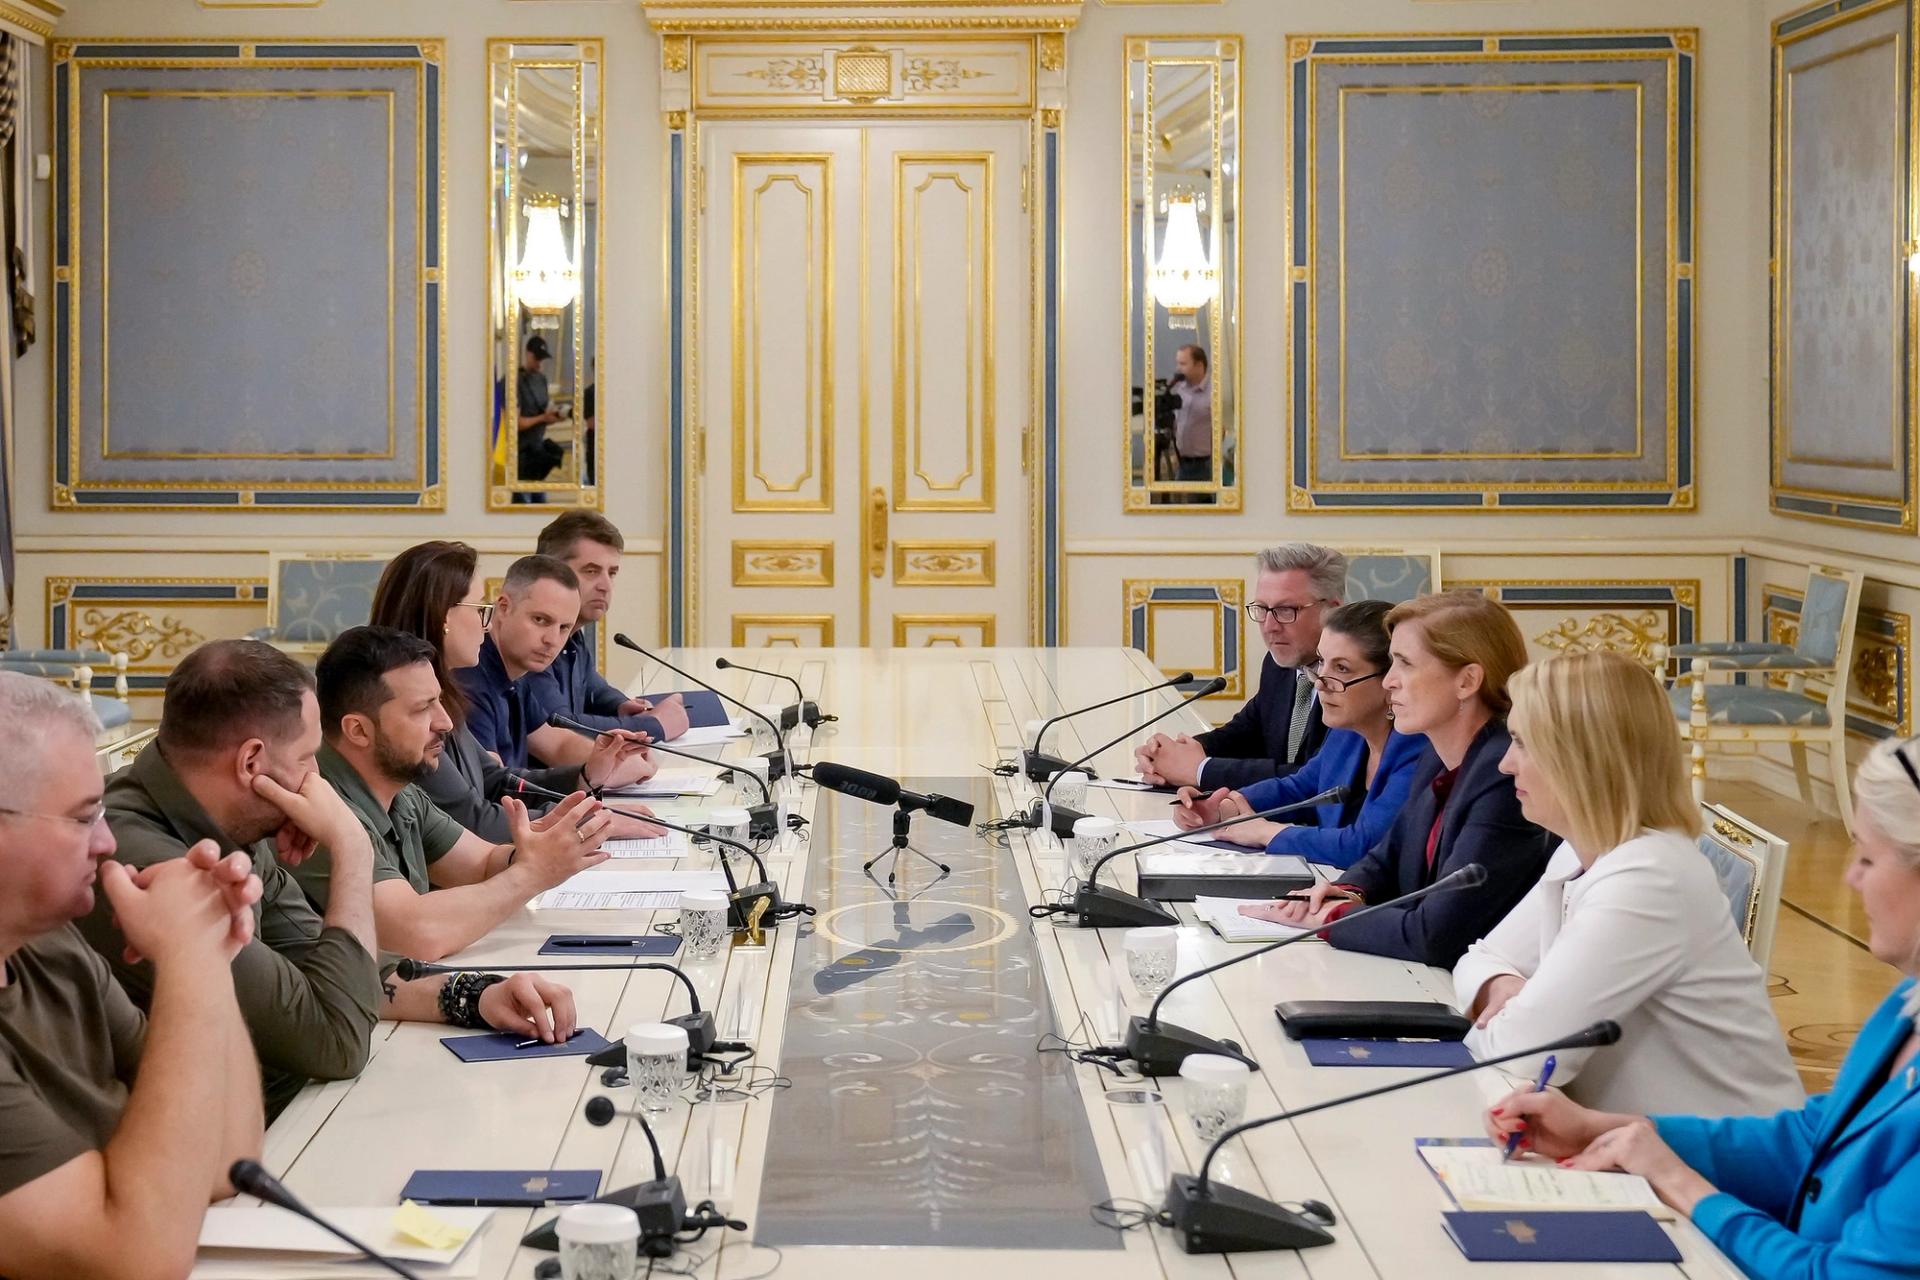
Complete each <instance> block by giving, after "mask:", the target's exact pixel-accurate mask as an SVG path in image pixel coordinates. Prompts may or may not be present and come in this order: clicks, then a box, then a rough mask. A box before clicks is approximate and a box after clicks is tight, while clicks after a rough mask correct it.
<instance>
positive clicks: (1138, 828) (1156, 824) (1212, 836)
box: [1127, 818, 1260, 853]
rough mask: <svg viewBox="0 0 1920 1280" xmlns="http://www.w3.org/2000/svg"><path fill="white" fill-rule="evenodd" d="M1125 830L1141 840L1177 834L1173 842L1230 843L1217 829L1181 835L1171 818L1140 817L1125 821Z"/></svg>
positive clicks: (1198, 843)
mask: <svg viewBox="0 0 1920 1280" xmlns="http://www.w3.org/2000/svg"><path fill="white" fill-rule="evenodd" d="M1127 830H1129V831H1131V832H1134V833H1135V834H1136V835H1138V836H1139V837H1140V838H1141V839H1142V840H1158V839H1159V838H1160V837H1162V836H1172V835H1179V836H1180V838H1179V839H1178V840H1176V841H1173V843H1175V844H1197V845H1207V844H1211V843H1212V842H1213V841H1216V840H1219V841H1220V842H1221V843H1223V844H1226V843H1231V842H1229V841H1226V840H1224V839H1222V834H1221V833H1220V832H1218V831H1209V832H1207V833H1206V834H1205V835H1197V836H1189V835H1181V834H1180V824H1179V823H1177V822H1175V821H1174V820H1173V819H1172V818H1142V819H1139V820H1137V821H1133V822H1129V823H1127ZM1243 847H1246V846H1243ZM1247 852H1249V853H1258V852H1260V851H1259V850H1258V849H1254V848H1250V847H1248V848H1247Z"/></svg>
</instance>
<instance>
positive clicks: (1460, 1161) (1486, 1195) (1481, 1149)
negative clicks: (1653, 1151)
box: [1415, 1142, 1673, 1218]
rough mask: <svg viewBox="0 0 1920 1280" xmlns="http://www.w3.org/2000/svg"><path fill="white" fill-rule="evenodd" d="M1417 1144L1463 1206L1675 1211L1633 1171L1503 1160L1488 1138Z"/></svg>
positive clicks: (1663, 1214)
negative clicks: (1463, 1141) (1457, 1143)
mask: <svg viewBox="0 0 1920 1280" xmlns="http://www.w3.org/2000/svg"><path fill="white" fill-rule="evenodd" d="M1415 1149H1416V1150H1417V1151H1419V1153H1420V1158H1421V1159H1422V1160H1425V1161H1426V1162H1427V1167H1428V1168H1429V1169H1431V1170H1432V1171H1433V1176H1434V1177H1435V1178H1438V1179H1439V1181H1440V1185H1441V1187H1442V1188H1443V1189H1444V1190H1445V1191H1446V1193H1447V1194H1448V1195H1449V1196H1451V1197H1452V1198H1453V1200H1454V1202H1455V1203H1456V1204H1458V1205H1459V1206H1460V1208H1462V1209H1467V1210H1487V1211H1500V1210H1506V1209H1644V1210H1646V1211H1647V1212H1649V1213H1651V1214H1653V1216H1655V1217H1657V1218H1658V1217H1665V1218H1672V1216H1673V1213H1672V1211H1671V1210H1669V1209H1668V1208H1667V1207H1666V1206H1665V1205H1663V1204H1662V1203H1661V1202H1660V1197H1659V1196H1657V1195H1655V1194H1654V1190H1653V1187H1652V1185H1651V1184H1649V1183H1648V1182H1647V1180H1646V1179H1645V1178H1643V1177H1641V1176H1640V1175H1639V1174H1637V1173H1590V1172H1587V1171H1586V1170H1583V1169H1562V1168H1561V1167H1560V1166H1559V1165H1557V1164H1555V1163H1554V1162H1553V1161H1551V1160H1543V1159H1535V1158H1528V1157H1522V1158H1520V1159H1517V1160H1512V1161H1507V1160H1502V1159H1501V1149H1500V1148H1499V1147H1496V1146H1494V1145H1493V1144H1492V1143H1491V1142H1486V1143H1481V1142H1471V1143H1464V1144H1461V1145H1452V1144H1436V1143H1432V1142H1422V1143H1421V1144H1420V1145H1418V1146H1417V1147H1416V1148H1415Z"/></svg>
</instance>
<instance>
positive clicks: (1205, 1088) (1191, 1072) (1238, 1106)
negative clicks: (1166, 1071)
mask: <svg viewBox="0 0 1920 1280" xmlns="http://www.w3.org/2000/svg"><path fill="white" fill-rule="evenodd" d="M1248 1074H1249V1068H1248V1066H1247V1064H1246V1063H1244V1062H1242V1061H1240V1060H1239V1059H1238V1058H1229V1057H1227V1056H1225V1055H1224V1054H1218V1053H1195V1054H1191V1055H1189V1056H1188V1057H1187V1059H1186V1061H1184V1062H1182V1063H1181V1064H1180V1080H1181V1083H1182V1084H1183V1085H1184V1086H1185V1090H1186V1102H1187V1119H1188V1121H1189V1122H1190V1123H1191V1124H1192V1125H1193V1131H1194V1133H1195V1134H1196V1135H1197V1136H1198V1137H1199V1138H1200V1140H1201V1141H1202V1142H1212V1141H1213V1140H1214V1139H1215V1138H1217V1137H1219V1136H1220V1135H1221V1134H1223V1133H1225V1132H1226V1131H1227V1130H1229V1129H1231V1128H1233V1126H1234V1125H1237V1124H1239V1123H1240V1121H1241V1120H1242V1119H1244V1118H1245V1116H1246V1114H1247V1076H1248Z"/></svg>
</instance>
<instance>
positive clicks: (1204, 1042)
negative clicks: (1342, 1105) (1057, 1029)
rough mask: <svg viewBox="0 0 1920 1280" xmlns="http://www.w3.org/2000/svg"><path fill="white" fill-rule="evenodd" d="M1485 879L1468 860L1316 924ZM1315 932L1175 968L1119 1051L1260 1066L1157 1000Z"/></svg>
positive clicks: (1157, 1059) (1152, 1058) (1157, 1067)
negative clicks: (1172, 1017) (1211, 1056)
mask: <svg viewBox="0 0 1920 1280" xmlns="http://www.w3.org/2000/svg"><path fill="white" fill-rule="evenodd" d="M1486 882H1487V868H1486V867H1485V865H1483V864H1481V863H1478V862H1470V863H1468V864H1467V865H1466V866H1464V867H1461V868H1460V869H1459V870H1458V871H1454V872H1452V873H1450V874H1448V875H1444V876H1441V877H1440V878H1439V879H1438V880H1435V881H1434V882H1433V883H1432V884H1430V885H1425V886H1423V887H1421V888H1418V889H1415V890H1414V891H1413V892H1412V893H1403V894H1401V895H1400V896H1399V897H1397V898H1393V899H1390V900H1388V901H1386V902H1376V903H1374V904H1373V905H1372V906H1369V907H1362V908H1360V909H1359V910H1358V911H1352V912H1348V913H1347V914H1346V915H1344V916H1341V917H1340V918H1339V919H1338V920H1335V921H1334V922H1333V923H1332V924H1328V925H1322V926H1321V929H1323V930H1332V929H1338V928H1340V927H1341V926H1342V925H1344V924H1346V923H1347V922H1348V921H1349V920H1358V919H1361V918H1362V917H1364V916H1370V915H1372V914H1373V913H1374V912H1376V911H1384V910H1385V909H1387V908H1388V907H1401V906H1405V905H1406V904H1407V903H1409V902H1417V901H1419V900H1420V899H1421V898H1424V897H1426V896H1427V895H1428V894H1430V893H1446V892H1448V891H1450V890H1453V889H1470V888H1472V887H1474V886H1475V885H1481V884H1485V883H1486ZM1318 932H1319V931H1318V930H1308V931H1304V932H1301V933H1296V934H1294V935H1293V936H1292V937H1290V938H1282V939H1280V940H1279V941H1278V942H1269V943H1268V944H1267V945H1265V946H1264V947H1255V948H1254V949H1253V950H1251V951H1243V952H1241V953H1240V954H1239V955H1236V956H1228V957H1227V958H1226V959H1225V960H1222V961H1220V962H1219V963H1217V964H1210V965H1207V966H1206V967H1205V968H1201V969H1195V970H1194V971H1193V972H1192V973H1183V974H1181V975H1180V976H1179V977H1178V978H1175V979H1174V980H1173V981H1172V982H1170V983H1168V984H1167V985H1166V987H1165V988H1164V989H1163V990H1162V991H1161V992H1160V994H1159V996H1158V997H1157V998H1156V999H1155V1000H1154V1002H1153V1005H1152V1007H1150V1008H1149V1009H1148V1010H1147V1016H1146V1017H1144V1018H1142V1017H1138V1016H1135V1017H1133V1018H1130V1019H1128V1020H1127V1038H1126V1048H1125V1052H1124V1055H1123V1056H1125V1057H1128V1058H1131V1059H1133V1061H1134V1063H1135V1064H1136V1065H1137V1066H1138V1067H1139V1068H1140V1071H1141V1074H1143V1075H1149V1076H1168V1075H1173V1074H1174V1073H1176V1072H1178V1071H1179V1070H1180V1064H1181V1063H1182V1062H1185V1061H1186V1060H1187V1058H1188V1057H1189V1056H1190V1055H1192V1054H1196V1053H1217V1054H1220V1055H1221V1056H1223V1057H1227V1058H1238V1059H1239V1060H1240V1061H1242V1062H1244V1063H1246V1064H1247V1065H1248V1066H1249V1067H1252V1068H1254V1069H1255V1070H1258V1069H1259V1067H1260V1064H1259V1063H1257V1062H1255V1061H1254V1060H1253V1059H1252V1058H1249V1057H1248V1056H1247V1055H1246V1054H1244V1053H1241V1052H1240V1051H1239V1049H1237V1048H1236V1047H1234V1046H1233V1045H1230V1044H1228V1043H1226V1042H1225V1041H1222V1040H1215V1039H1214V1038H1213V1037H1211V1036H1203V1035H1201V1034H1200V1033H1199V1032H1197V1031H1189V1030H1187V1029H1186V1028H1185V1027H1176V1026H1174V1025H1173V1024H1172V1023H1170V1022H1168V1023H1163V1022H1161V1021H1160V1006H1161V1005H1163V1004H1165V1003H1166V1002H1167V997H1168V996H1170V995H1172V994H1173V993H1174V991H1175V990H1177V989H1178V988H1180V987H1183V986H1185V985H1186V984H1187V983H1189V982H1192V981H1193V980H1194V979H1195V978H1204V977H1206V976H1207V975H1208V974H1210V973H1218V972H1220V970H1222V969H1225V968H1227V967H1229V966H1230V965H1236V964H1239V963H1241V962H1242V961H1245V960H1251V959H1253V958H1254V957H1256V956H1264V955H1266V954H1267V953H1268V952H1270V951H1278V950H1279V949H1280V948H1282V947H1290V946H1292V945H1293V944H1294V943H1296V942H1304V941H1306V940H1307V939H1308V938H1312V937H1315V936H1317V934H1318Z"/></svg>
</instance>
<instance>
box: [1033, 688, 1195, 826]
mask: <svg viewBox="0 0 1920 1280" xmlns="http://www.w3.org/2000/svg"><path fill="white" fill-rule="evenodd" d="M1226 687H1227V681H1226V677H1224V676H1215V677H1214V678H1213V679H1211V680H1209V681H1207V682H1206V683H1205V684H1203V685H1201V686H1200V687H1199V689H1197V690H1195V691H1194V692H1193V693H1190V694H1188V695H1187V696H1186V697H1184V698H1182V699H1180V701H1178V702H1176V703H1174V704H1173V705H1172V706H1170V707H1168V708H1166V709H1165V710H1164V711H1160V712H1156V713H1155V714H1153V715H1151V716H1148V717H1147V718H1146V719H1145V720H1144V721H1142V722H1141V723H1139V724H1137V725H1135V726H1133V728H1131V729H1129V730H1127V731H1126V732H1125V733H1123V734H1121V735H1120V736H1119V737H1117V738H1115V739H1114V740H1113V741H1112V742H1103V743H1101V744H1100V745H1099V746H1097V747H1095V748H1094V749H1093V750H1091V751H1089V752H1087V754H1085V755H1083V756H1081V757H1080V758H1079V759H1078V760H1075V761H1074V762H1073V763H1072V764H1070V765H1068V766H1067V767H1066V768H1065V769H1061V770H1058V771H1056V772H1055V773H1054V775H1053V781H1052V782H1049V783H1047V789H1046V790H1045V791H1043V792H1041V793H1040V802H1041V804H1043V805H1045V804H1051V803H1052V802H1053V788H1054V786H1055V784H1057V783H1058V782H1059V781H1060V778H1061V776H1062V775H1063V774H1066V773H1068V772H1070V771H1072V770H1074V769H1078V768H1079V767H1080V766H1081V765H1083V764H1085V763H1086V762H1087V761H1089V760H1091V759H1093V758H1094V757H1095V756H1097V755H1099V754H1100V753H1101V752H1102V751H1105V750H1106V749H1107V748H1108V747H1113V746H1118V745H1119V744H1120V743H1122V742H1125V741H1126V740H1127V739H1128V738H1131V737H1132V736H1133V735H1134V734H1136V733H1138V732H1140V731H1141V730H1142V729H1144V728H1146V727H1147V726H1148V725H1150V724H1152V723H1154V722H1155V721H1156V720H1164V719H1166V718H1167V717H1168V716H1170V715H1172V714H1173V713H1174V712H1176V711H1178V710H1180V708H1182V707H1185V706H1189V705H1191V704H1192V703H1195V702H1198V701H1200V699H1202V698H1211V697H1212V696H1213V695H1214V694H1216V693H1218V692H1220V691H1221V690H1222V689H1224V688H1226Z"/></svg>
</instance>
